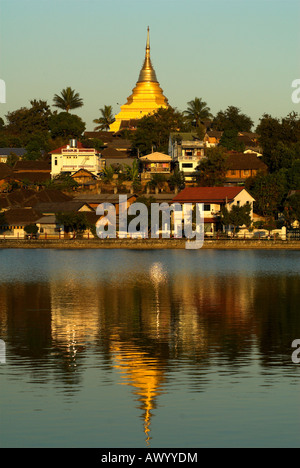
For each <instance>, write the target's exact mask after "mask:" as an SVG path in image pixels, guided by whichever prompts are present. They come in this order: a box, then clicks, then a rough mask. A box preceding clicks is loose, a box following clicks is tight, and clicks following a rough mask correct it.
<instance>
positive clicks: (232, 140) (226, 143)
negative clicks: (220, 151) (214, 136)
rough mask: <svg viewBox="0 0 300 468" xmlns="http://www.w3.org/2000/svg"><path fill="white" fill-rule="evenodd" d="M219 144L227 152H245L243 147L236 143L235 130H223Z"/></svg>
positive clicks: (238, 142)
mask: <svg viewBox="0 0 300 468" xmlns="http://www.w3.org/2000/svg"><path fill="white" fill-rule="evenodd" d="M219 144H220V146H222V147H224V148H226V149H227V150H228V151H240V152H243V151H245V145H244V143H241V142H240V141H238V131H237V130H235V129H227V130H224V132H223V134H222V136H221V139H220V143H219Z"/></svg>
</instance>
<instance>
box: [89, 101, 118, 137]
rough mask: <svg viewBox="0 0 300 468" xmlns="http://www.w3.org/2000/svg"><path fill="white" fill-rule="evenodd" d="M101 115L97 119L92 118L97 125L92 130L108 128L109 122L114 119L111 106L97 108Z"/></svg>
mask: <svg viewBox="0 0 300 468" xmlns="http://www.w3.org/2000/svg"><path fill="white" fill-rule="evenodd" d="M99 110H100V113H101V117H100V118H99V119H95V120H93V122H94V123H96V124H97V127H95V128H94V131H97V130H106V131H107V130H109V127H110V126H111V124H112V123H113V122H114V121H115V118H114V116H113V111H112V106H104V108H101V109H99Z"/></svg>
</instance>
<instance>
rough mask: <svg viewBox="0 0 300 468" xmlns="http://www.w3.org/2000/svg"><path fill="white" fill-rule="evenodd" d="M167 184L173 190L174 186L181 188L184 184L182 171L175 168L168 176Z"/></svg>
mask: <svg viewBox="0 0 300 468" xmlns="http://www.w3.org/2000/svg"><path fill="white" fill-rule="evenodd" d="M168 184H169V187H170V189H171V190H175V188H177V189H179V190H183V189H184V186H185V179H184V172H183V171H179V170H175V171H174V173H173V174H172V175H171V176H170V177H169V179H168Z"/></svg>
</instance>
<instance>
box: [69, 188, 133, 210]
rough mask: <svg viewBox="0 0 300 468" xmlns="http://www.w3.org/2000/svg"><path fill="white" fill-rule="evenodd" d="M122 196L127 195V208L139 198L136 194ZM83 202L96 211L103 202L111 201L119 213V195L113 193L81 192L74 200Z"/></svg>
mask: <svg viewBox="0 0 300 468" xmlns="http://www.w3.org/2000/svg"><path fill="white" fill-rule="evenodd" d="M122 196H123V197H124V196H126V197H127V208H128V207H129V206H130V205H132V203H134V202H135V200H136V199H137V195H135V194H122ZM75 201H76V202H78V203H79V202H81V203H85V204H87V205H88V206H89V207H90V208H92V209H93V210H94V211H96V210H97V207H98V206H99V205H101V204H102V203H111V204H112V205H114V206H115V208H116V213H117V214H118V213H119V195H118V194H111V193H100V194H91V195H89V194H80V195H77V196H76V197H75V198H74V202H75Z"/></svg>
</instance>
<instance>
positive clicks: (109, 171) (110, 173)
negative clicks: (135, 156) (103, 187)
mask: <svg viewBox="0 0 300 468" xmlns="http://www.w3.org/2000/svg"><path fill="white" fill-rule="evenodd" d="M102 172H103V175H102V177H103V180H104V181H105V182H112V180H113V178H114V174H115V171H114V168H113V167H112V166H105V167H104V169H103V171H102Z"/></svg>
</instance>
